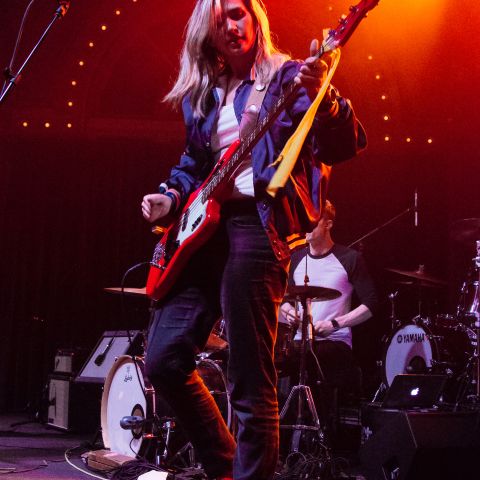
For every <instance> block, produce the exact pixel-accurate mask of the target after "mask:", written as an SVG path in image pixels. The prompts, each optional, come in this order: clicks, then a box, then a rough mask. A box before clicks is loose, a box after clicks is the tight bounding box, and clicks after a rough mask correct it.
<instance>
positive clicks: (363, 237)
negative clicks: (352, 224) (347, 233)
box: [348, 206, 415, 248]
mask: <svg viewBox="0 0 480 480" xmlns="http://www.w3.org/2000/svg"><path fill="white" fill-rule="evenodd" d="M409 212H415V206H412V207H408V208H406V209H405V210H404V211H403V212H400V213H399V214H398V215H395V216H394V217H392V218H390V219H389V220H387V221H386V222H385V223H383V224H382V225H379V226H378V227H375V228H374V229H373V230H370V231H369V232H367V233H366V234H365V235H363V236H361V237H360V238H358V239H357V240H355V241H354V242H352V243H351V244H350V245H348V247H349V248H352V247H353V246H354V245H356V244H357V243H360V242H361V241H362V240H365V239H366V238H368V237H371V236H372V235H373V234H374V233H377V232H379V231H380V230H382V229H383V228H385V227H386V226H388V225H390V224H391V223H393V222H395V221H396V220H398V219H399V218H401V217H403V216H404V215H406V214H407V213H409Z"/></svg>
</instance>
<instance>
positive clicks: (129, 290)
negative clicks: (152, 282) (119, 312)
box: [103, 287, 147, 297]
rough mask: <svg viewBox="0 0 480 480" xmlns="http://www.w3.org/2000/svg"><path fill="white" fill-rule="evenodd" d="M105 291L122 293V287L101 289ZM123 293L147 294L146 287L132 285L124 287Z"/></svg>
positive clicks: (135, 295) (130, 294) (140, 295)
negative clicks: (133, 286)
mask: <svg viewBox="0 0 480 480" xmlns="http://www.w3.org/2000/svg"><path fill="white" fill-rule="evenodd" d="M103 290H104V291H105V292H110V293H117V294H121V293H122V287H105V288H104V289H103ZM123 293H124V295H129V296H133V297H145V296H146V295H147V292H146V288H145V287H143V288H132V287H125V288H124V289H123Z"/></svg>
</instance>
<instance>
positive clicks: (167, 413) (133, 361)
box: [101, 355, 235, 458]
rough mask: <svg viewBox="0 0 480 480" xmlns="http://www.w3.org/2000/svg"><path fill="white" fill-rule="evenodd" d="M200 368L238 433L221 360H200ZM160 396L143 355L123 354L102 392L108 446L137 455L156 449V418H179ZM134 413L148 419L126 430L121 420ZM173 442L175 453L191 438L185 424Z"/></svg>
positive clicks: (103, 425) (176, 433)
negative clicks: (141, 424)
mask: <svg viewBox="0 0 480 480" xmlns="http://www.w3.org/2000/svg"><path fill="white" fill-rule="evenodd" d="M197 370H198V373H199V375H200V377H201V378H202V380H203V382H204V383H205V385H206V387H207V388H208V390H209V391H210V393H211V394H212V395H213V397H214V399H215V402H216V403H217V405H218V407H219V409H220V412H221V413H222V416H223V418H224V420H225V423H226V424H227V426H228V427H229V429H230V431H231V432H232V433H234V430H235V429H234V425H235V422H234V417H233V410H232V408H231V405H230V400H229V397H228V394H227V388H226V381H225V376H224V374H223V371H222V367H221V362H218V361H213V360H210V359H202V360H200V361H199V362H198V363H197ZM159 397H160V396H157V395H156V393H155V391H154V389H153V387H152V386H151V384H150V382H149V381H148V379H147V378H146V377H145V375H144V362H143V358H138V357H137V358H135V357H133V358H132V357H129V356H126V355H124V356H121V357H119V358H118V359H117V361H116V362H115V363H114V365H113V366H112V368H111V369H110V372H109V373H108V375H107V378H106V380H105V386H104V389H103V395H102V409H101V423H102V437H103V443H104V445H105V448H109V449H110V450H111V451H113V452H116V453H121V454H123V455H127V456H130V457H133V458H135V457H136V456H137V455H138V456H141V457H143V456H148V454H149V452H150V451H151V452H153V451H154V447H155V446H154V445H153V444H152V443H153V442H154V441H155V439H154V438H153V439H152V438H150V439H149V438H148V436H149V434H151V433H152V429H153V421H154V418H158V419H160V421H161V422H166V421H168V420H169V419H174V418H175V417H174V413H173V410H172V409H171V408H170V407H169V406H168V405H167V404H166V402H165V401H163V400H162V399H161V398H159ZM130 415H132V416H139V417H143V418H145V419H146V420H147V421H146V422H145V425H144V426H142V427H139V428H138V429H133V430H124V429H123V428H121V426H120V420H121V419H122V418H123V417H125V416H130ZM162 426H163V424H160V425H159V427H162ZM169 442H170V443H169V451H170V453H171V454H175V453H176V452H177V451H178V449H180V448H181V447H182V446H183V445H185V444H186V443H187V442H188V440H187V439H186V436H185V434H184V433H183V432H182V430H181V428H175V432H174V433H173V435H172V436H171V438H170V440H169Z"/></svg>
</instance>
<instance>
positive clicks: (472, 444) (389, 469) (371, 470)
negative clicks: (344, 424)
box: [359, 411, 480, 480]
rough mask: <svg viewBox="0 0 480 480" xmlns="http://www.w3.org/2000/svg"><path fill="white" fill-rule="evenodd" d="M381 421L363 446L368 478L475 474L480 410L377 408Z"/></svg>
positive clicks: (478, 473) (443, 479) (416, 479)
mask: <svg viewBox="0 0 480 480" xmlns="http://www.w3.org/2000/svg"><path fill="white" fill-rule="evenodd" d="M378 413H379V414H380V415H381V416H382V420H383V425H381V426H379V428H378V429H376V430H375V431H374V433H373V435H371V437H370V438H369V439H368V440H367V441H366V442H365V444H364V445H362V447H361V448H360V451H359V456H360V460H361V462H362V464H363V465H364V467H365V473H366V478H367V479H368V480H429V479H435V480H447V479H448V480H452V479H457V478H458V479H462V480H470V479H472V480H473V479H475V480H477V479H478V478H480V469H479V465H478V458H479V455H480V426H479V421H480V413H479V412H472V411H469V412H431V411H428V412H427V411H423V412H421V411H419V412H416V411H391V412H388V413H387V414H386V412H384V411H383V412H382V411H379V412H378Z"/></svg>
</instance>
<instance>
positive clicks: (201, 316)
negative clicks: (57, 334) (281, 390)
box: [146, 203, 287, 480]
mask: <svg viewBox="0 0 480 480" xmlns="http://www.w3.org/2000/svg"><path fill="white" fill-rule="evenodd" d="M245 205H248V204H245ZM223 218H224V220H223V222H222V225H221V226H220V227H219V229H218V231H217V232H216V233H215V235H214V237H213V238H212V239H211V240H210V241H209V242H208V243H207V244H206V245H205V246H204V247H203V248H201V249H200V250H199V251H198V252H197V253H196V254H195V255H194V257H193V258H192V259H191V261H190V262H189V264H188V267H187V268H186V269H185V271H184V272H183V273H182V276H181V278H180V279H179V281H178V282H177V283H176V285H175V287H174V289H173V291H172V292H171V293H170V294H169V295H168V297H167V298H166V299H165V300H164V301H162V302H161V304H160V305H159V306H158V309H157V311H156V314H155V317H154V321H153V324H152V326H151V329H150V332H149V336H148V347H147V355H146V373H147V376H148V377H149V379H150V381H151V382H152V384H153V386H154V387H155V388H156V389H157V390H158V391H159V392H162V395H163V396H164V397H165V399H166V400H167V402H168V403H169V404H170V406H171V407H172V408H173V409H174V411H175V413H176V415H177V417H178V419H179V421H180V422H181V424H182V426H183V427H184V429H185V430H186V432H187V434H188V436H189V438H190V441H191V442H192V444H193V445H194V447H195V449H196V452H197V454H198V456H199V457H200V460H201V461H202V463H203V466H204V468H205V471H206V472H207V474H208V475H209V476H210V477H211V478H214V477H216V476H221V475H229V474H232V471H233V478H234V479H235V480H247V479H248V480H270V479H271V478H273V475H274V471H275V466H276V462H277V457H278V447H279V434H278V402H277V395H276V380H277V378H276V371H275V366H274V362H273V348H274V342H275V336H276V328H277V314H278V308H279V305H280V302H281V300H282V298H283V295H284V292H285V288H286V282H287V272H286V268H285V266H284V265H281V264H280V263H279V262H278V261H277V259H276V258H275V256H274V254H273V251H272V249H271V246H270V243H269V240H268V237H267V236H266V233H265V231H264V229H263V227H262V225H261V223H260V219H259V217H258V213H257V211H256V207H255V205H254V204H253V203H252V205H251V206H250V207H249V208H245V207H241V208H230V209H228V210H225V211H224V215H223ZM220 313H222V314H223V316H224V319H225V323H226V329H227V340H228V343H229V362H228V370H227V383H228V391H229V395H230V401H231V405H232V407H233V409H234V412H235V414H236V416H237V420H238V434H237V438H236V442H237V445H235V440H234V439H233V438H232V435H231V434H230V432H229V431H228V429H227V427H226V425H225V423H224V421H223V419H222V417H221V414H220V412H219V410H218V408H217V407H216V404H215V402H214V400H213V398H212V396H211V395H210V393H209V392H208V390H207V389H206V387H205V385H204V384H203V381H202V379H201V378H200V377H199V375H198V374H197V372H196V369H195V355H196V354H198V353H199V352H200V351H201V350H202V349H203V348H204V345H205V342H206V340H207V338H208V335H209V332H210V330H211V329H212V327H213V324H214V323H215V321H216V320H217V319H218V316H219V314H220Z"/></svg>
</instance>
